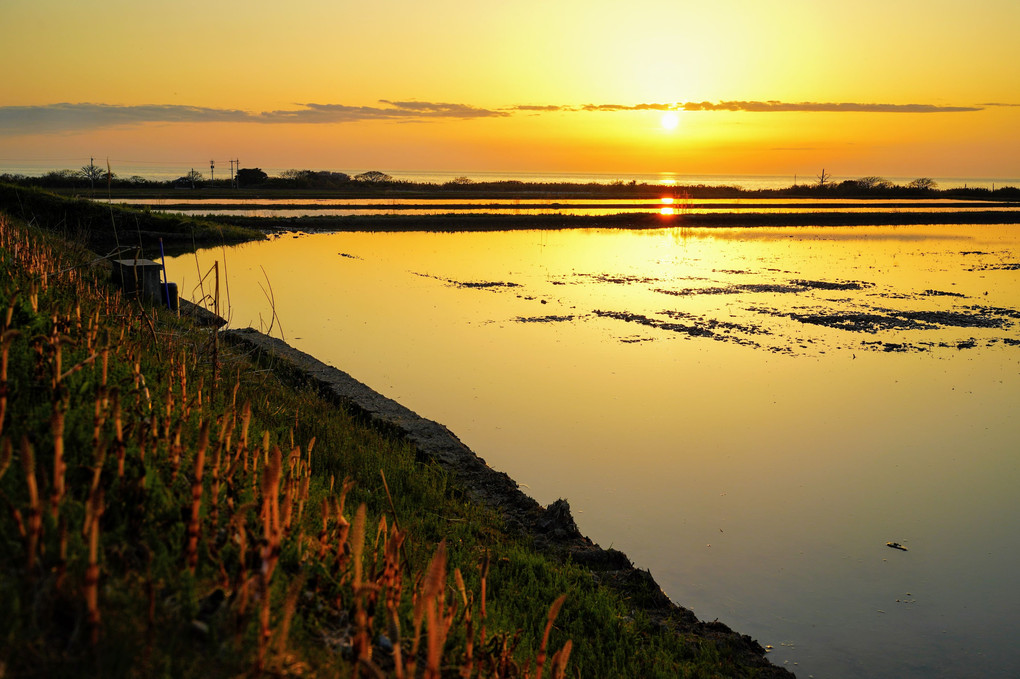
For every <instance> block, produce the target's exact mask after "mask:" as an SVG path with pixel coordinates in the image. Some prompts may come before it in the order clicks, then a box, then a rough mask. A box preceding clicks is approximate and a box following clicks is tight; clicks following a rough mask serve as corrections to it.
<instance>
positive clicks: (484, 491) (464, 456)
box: [220, 328, 793, 677]
mask: <svg viewBox="0 0 1020 679" xmlns="http://www.w3.org/2000/svg"><path fill="white" fill-rule="evenodd" d="M220 336H221V337H222V338H223V339H224V341H226V342H229V343H231V344H232V345H234V346H236V347H239V348H241V349H243V350H245V351H249V352H250V353H251V354H252V355H253V357H254V358H255V359H256V360H257V361H258V362H259V363H260V364H262V365H265V366H266V367H267V368H270V369H272V370H273V372H274V373H276V374H277V375H278V376H279V377H281V378H282V379H283V380H285V381H287V382H289V383H292V384H298V385H308V386H311V387H313V388H315V389H316V390H317V391H318V392H319V393H320V394H321V395H322V396H323V397H325V398H326V399H327V400H329V401H331V402H333V403H336V404H337V405H338V406H340V407H343V408H345V409H346V410H347V411H348V412H350V413H352V414H353V415H355V416H356V417H358V418H360V419H362V420H363V421H365V422H366V423H368V424H370V425H371V426H373V427H375V428H377V429H379V430H380V431H383V432H385V433H386V434H388V435H390V436H394V437H398V438H401V439H403V440H406V441H407V442H409V443H410V444H411V445H413V446H414V449H415V451H416V454H417V455H418V457H419V459H420V460H421V461H423V462H428V461H432V462H435V463H437V464H439V465H440V466H442V467H443V468H444V469H446V470H448V471H449V472H450V473H451V474H452V475H453V476H454V477H455V478H456V480H457V485H458V487H459V488H461V489H463V492H464V493H465V494H466V495H467V496H468V497H470V498H471V499H472V500H475V501H477V502H481V503H483V504H484V505H486V506H488V507H491V508H492V509H494V510H495V511H497V512H499V513H500V514H501V515H502V516H503V518H504V520H505V522H506V525H507V527H508V529H509V531H511V532H512V533H514V534H516V535H519V536H521V537H523V538H525V539H526V540H529V541H531V542H532V544H533V545H534V546H535V547H536V548H537V549H539V550H542V551H543V552H545V553H548V554H551V555H553V556H555V557H556V558H558V559H562V560H571V561H573V562H574V563H576V564H580V565H583V566H584V567H585V568H587V569H589V570H590V572H591V573H592V577H593V579H594V580H596V581H597V582H599V583H600V584H602V585H604V586H607V587H611V588H613V589H615V590H617V591H618V592H620V593H621V594H622V595H623V596H624V597H625V598H627V599H628V600H629V601H630V602H631V605H632V606H633V607H634V609H635V610H640V611H641V612H643V613H645V614H646V615H647V616H648V617H649V618H650V619H652V620H654V621H656V623H657V624H658V625H659V626H660V628H661V629H662V631H663V632H664V633H673V634H679V635H688V636H689V635H694V636H697V637H701V638H704V639H710V640H711V641H713V642H714V643H716V644H719V645H721V646H725V647H728V648H730V649H732V650H734V651H735V652H736V653H737V654H738V655H739V656H740V657H742V658H743V659H744V662H745V663H746V665H747V668H748V670H749V672H753V673H754V674H755V676H760V677H791V676H793V675H792V674H791V673H790V672H788V671H787V670H785V669H783V668H780V667H777V666H775V665H772V664H771V663H770V662H769V661H768V660H767V659H766V657H765V649H764V648H763V647H762V646H761V645H760V644H759V643H758V642H757V641H755V640H754V639H752V638H751V637H749V636H747V635H742V634H739V633H737V632H734V631H733V630H731V629H730V628H729V627H727V626H726V625H725V624H723V623H721V622H718V621H713V622H702V621H700V620H698V619H697V617H696V616H695V615H694V613H693V612H692V611H690V610H688V609H686V608H684V607H682V606H679V605H677V604H675V603H673V602H672V601H671V600H670V599H669V597H667V596H666V595H665V593H663V591H662V589H661V588H660V587H659V585H658V584H657V583H656V582H655V580H654V579H653V578H652V575H651V573H650V572H649V571H647V570H642V569H640V568H637V567H635V566H634V564H633V563H631V561H630V559H628V558H627V556H626V555H625V554H623V553H622V552H620V551H617V550H614V549H603V548H601V547H599V546H598V545H596V544H595V543H593V542H592V541H591V540H590V539H589V538H587V537H585V536H584V535H582V534H581V532H580V531H579V530H578V527H577V524H576V523H575V521H574V519H573V517H572V515H571V513H570V506H569V504H568V503H567V501H566V500H562V499H561V500H557V501H556V502H554V503H552V504H550V505H549V506H548V507H542V506H541V505H540V504H539V503H538V502H536V501H535V500H534V499H533V498H531V497H529V496H528V495H526V494H525V493H523V492H522V491H521V490H520V488H518V486H517V483H516V482H515V481H514V480H513V479H511V478H510V477H509V476H508V475H507V474H505V473H502V472H499V471H496V470H494V469H492V468H490V467H489V466H488V465H487V464H486V463H485V460H483V459H482V458H480V457H479V456H478V455H476V454H475V453H474V452H473V451H472V450H471V449H470V448H468V447H467V446H466V445H464V444H463V443H462V442H461V441H460V440H459V439H458V438H457V437H456V436H455V435H454V434H453V432H451V431H450V430H449V429H447V428H446V427H444V426H443V425H441V424H439V423H437V422H434V421H432V420H428V419H425V418H423V417H421V416H419V415H418V414H416V413H414V412H413V411H411V410H409V409H408V408H406V407H404V406H402V405H401V404H399V403H397V402H396V401H394V400H392V399H389V398H386V397H385V396H383V395H381V394H379V393H378V392H376V391H374V390H373V389H371V388H370V387H368V386H366V385H365V384H362V383H361V382H359V381H357V380H356V379H354V378H353V377H351V376H350V375H348V374H347V373H345V372H343V371H341V370H338V369H337V368H334V367H332V366H329V365H326V364H325V363H323V362H321V361H319V360H318V359H316V358H314V357H313V356H310V355H308V354H306V353H303V352H301V351H298V350H297V349H294V348H293V347H291V346H290V345H288V344H287V343H285V342H283V341H282V340H278V339H275V338H272V337H269V336H267V335H264V334H262V333H260V332H258V331H256V330H253V329H251V328H248V329H244V330H224V331H221V332H220Z"/></svg>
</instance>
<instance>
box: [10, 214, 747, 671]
mask: <svg viewBox="0 0 1020 679" xmlns="http://www.w3.org/2000/svg"><path fill="white" fill-rule="evenodd" d="M43 220H44V218H43V217H41V216H39V215H37V216H36V222H37V223H41V222H42V221H43ZM94 261H95V256H94V255H93V254H92V253H91V252H89V251H87V250H85V249H84V248H82V247H80V246H77V245H73V244H71V243H68V242H67V241H66V240H63V239H58V238H54V237H52V236H50V235H48V234H45V233H42V232H40V231H39V230H37V229H35V228H33V227H29V226H27V225H25V224H23V223H20V222H19V221H17V220H15V219H13V218H11V217H9V216H5V215H3V214H0V301H2V304H0V336H2V339H3V365H2V370H0V397H2V398H0V401H2V403H0V409H2V410H3V412H2V413H0V511H2V519H0V676H8V677H65V676H66V677H72V676H73V677H154V676H167V677H192V676H194V677H199V676H200V677H234V676H239V675H241V674H252V675H255V676H257V675H260V674H275V675H281V676H282V675H288V674H302V675H303V676H309V675H311V676H320V675H321V676H335V675H337V674H341V675H343V676H358V675H363V676H373V673H375V672H379V673H381V674H383V675H386V676H399V675H400V672H399V669H401V668H403V669H405V670H406V672H405V673H404V674H405V676H460V673H461V672H462V671H463V672H466V673H467V674H468V675H470V676H494V675H495V673H496V672H497V671H499V674H500V676H536V675H537V663H538V661H539V659H540V658H542V657H544V656H547V659H546V661H545V668H544V669H545V673H546V676H561V675H563V673H564V672H565V676H588V677H610V676H612V677H657V676H661V677H675V676H691V677H702V676H704V677H708V676H752V675H753V671H752V670H749V669H747V668H746V667H742V666H741V664H740V661H739V656H738V655H737V654H736V653H735V652H730V651H729V650H727V649H726V648H725V647H721V646H718V645H716V644H715V643H713V642H712V641H709V640H707V639H702V638H694V637H689V636H685V635H683V634H678V633H673V632H671V631H669V630H668V629H664V628H663V626H662V625H660V624H658V623H654V622H652V621H650V620H648V619H646V618H645V617H644V616H642V615H641V614H640V613H635V612H634V610H632V609H633V607H632V606H631V605H630V603H629V602H628V601H626V600H624V599H623V598H622V596H621V595H620V594H619V593H617V592H615V591H613V590H610V589H608V588H605V587H602V586H599V585H598V584H597V583H596V582H595V580H594V578H593V576H592V574H591V573H590V572H588V571H586V570H585V569H583V568H580V567H577V566H574V565H571V564H569V563H567V564H565V563H561V562H559V561H557V560H555V559H553V558H551V557H550V556H547V555H545V554H542V553H539V552H536V551H535V550H534V549H532V548H531V547H530V546H529V544H528V543H527V542H526V541H524V540H523V539H522V538H518V537H514V536H512V535H510V534H508V533H507V532H505V531H504V529H503V527H502V525H501V522H500V520H499V517H498V516H496V515H495V514H494V513H493V512H492V511H491V510H489V509H486V508H484V507H482V506H479V505H477V504H472V503H470V502H467V501H465V500H463V499H462V498H463V496H464V493H463V492H462V491H460V490H459V489H458V488H457V486H456V483H457V482H456V479H455V478H451V477H450V476H449V475H448V474H446V473H444V472H443V471H442V470H440V469H438V468H437V467H435V466H432V465H424V464H422V463H420V462H417V461H416V460H415V454H414V451H413V450H411V449H410V448H409V446H408V445H407V444H406V443H404V442H401V441H398V440H394V439H391V438H387V437H386V436H384V435H382V434H380V433H379V432H377V431H374V430H372V429H369V428H366V427H365V426H362V425H361V424H359V423H358V422H357V421H356V420H355V419H353V417H352V416H350V415H349V414H348V413H346V412H345V411H343V410H342V409H338V408H336V407H335V406H332V405H330V404H328V403H326V402H324V401H322V400H321V399H320V397H318V396H317V395H316V394H315V393H313V392H311V391H307V390H299V389H294V388H292V387H289V386H287V385H285V384H283V383H281V382H280V381H279V380H277V378H276V377H275V376H274V375H273V373H272V372H270V371H266V370H264V369H262V367H261V366H259V365H257V364H254V363H252V362H251V360H250V359H249V358H248V357H246V356H245V355H243V354H240V353H237V352H236V351H233V350H230V349H228V348H224V347H220V346H219V345H218V343H217V342H216V341H215V337H214V335H213V334H212V331H210V330H206V329H200V328H197V327H195V326H193V325H191V324H190V323H188V322H186V321H184V320H181V319H178V318H176V317H173V316H170V315H168V314H166V313H165V312H164V311H163V310H162V309H160V308H155V309H154V308H151V307H149V306H147V305H143V304H140V303H139V302H137V301H136V300H133V299H125V298H123V297H122V296H121V294H120V293H119V292H117V291H114V290H113V289H112V288H111V287H110V286H109V285H108V283H107V280H106V279H107V275H108V274H107V273H106V271H105V270H104V269H103V268H101V267H95V266H93V265H91V264H90V262H94ZM313 442H314V443H313ZM384 478H385V484H384V481H383V479H384ZM345 488H347V489H348V492H346V493H345V492H344V490H343V489H345ZM33 495H34V497H33ZM341 504H342V505H343V506H342V511H341ZM361 507H363V509H359V508H361ZM327 515H328V520H327V521H325V522H324V516H327ZM288 516H289V517H290V523H289V526H288V525H287V517H288ZM97 517H98V518H97ZM274 517H275V518H274ZM398 527H399V530H398ZM440 545H441V546H440ZM484 564H487V568H486V567H484V566H483V565H484ZM458 573H459V574H460V576H461V577H462V581H463V583H464V587H463V589H461V587H460V585H459V584H458V577H457V574H458ZM483 591H484V592H485V593H486V595H485V597H484V598H483V594H482V593H483ZM563 594H566V595H567V598H566V601H565V603H564V604H563V606H562V608H561V609H560V610H559V612H558V615H557V616H556V619H555V624H554V626H553V627H552V629H551V632H550V637H549V642H548V646H547V647H543V642H542V638H543V632H544V631H545V628H546V624H547V620H548V617H549V615H550V610H551V609H550V607H551V606H552V605H553V603H554V602H556V601H558V598H559V597H560V596H561V595H563ZM483 602H484V611H485V613H486V615H485V617H483V615H482V612H483ZM398 628H399V633H398V631H397V629H398ZM380 635H384V636H385V637H386V639H385V640H383V639H381V638H380ZM441 638H442V639H444V641H443V642H442V643H441V644H437V645H435V646H434V648H433V649H432V650H433V654H432V655H431V656H430V653H429V650H428V649H429V641H430V640H432V641H436V640H438V639H441ZM389 645H392V646H394V647H396V648H398V649H399V651H400V653H401V655H402V658H403V661H404V665H395V657H394V655H395V654H394V653H392V652H391V651H390V650H389V648H388V646H389ZM571 645H572V650H570V646H571ZM469 649H470V654H471V655H470V658H469V657H468V652H469ZM561 649H567V650H569V651H570V652H569V661H568V664H567V665H566V666H565V667H564V666H560V667H558V668H557V669H558V670H560V671H557V672H555V673H554V667H553V657H554V655H553V654H554V652H556V651H560V650H561ZM559 657H560V659H561V660H562V659H564V658H566V657H567V655H566V652H564V653H563V654H562V655H560V656H559ZM359 658H360V659H359ZM407 663H413V664H414V665H415V667H416V668H417V669H416V670H414V669H413V668H411V667H410V666H407Z"/></svg>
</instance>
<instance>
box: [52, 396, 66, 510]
mask: <svg viewBox="0 0 1020 679" xmlns="http://www.w3.org/2000/svg"><path fill="white" fill-rule="evenodd" d="M63 405H64V404H63V402H62V401H60V400H55V401H54V402H53V414H52V415H51V416H50V430H51V431H52V432H53V491H52V492H51V493H50V515H51V516H52V517H53V518H54V519H55V518H57V514H58V513H59V511H60V503H61V502H62V501H63V499H64V492H65V490H66V488H65V487H64V477H65V475H66V473H67V464H66V463H65V462H64V409H63Z"/></svg>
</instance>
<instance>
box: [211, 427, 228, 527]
mask: <svg viewBox="0 0 1020 679" xmlns="http://www.w3.org/2000/svg"><path fill="white" fill-rule="evenodd" d="M233 429H234V418H233V417H230V418H227V419H226V420H225V421H224V426H223V427H222V428H221V429H220V437H219V443H218V444H217V445H216V452H215V453H214V454H213V462H212V483H211V484H210V487H209V493H210V494H211V496H212V497H211V498H210V500H209V501H210V503H211V504H212V510H211V512H210V521H211V523H212V525H213V526H215V525H216V523H217V520H218V519H219V512H220V510H219V507H220V502H219V500H220V464H221V459H222V456H223V451H224V450H228V451H229V450H230V437H231V434H233ZM228 457H229V452H228Z"/></svg>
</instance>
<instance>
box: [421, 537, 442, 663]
mask: <svg viewBox="0 0 1020 679" xmlns="http://www.w3.org/2000/svg"><path fill="white" fill-rule="evenodd" d="M445 594H446V540H443V541H441V542H440V543H439V546H438V547H437V548H436V553H435V555H434V556H433V557H432V562H431V563H430V564H429V569H428V575H427V576H426V577H425V583H424V600H425V619H426V623H427V625H428V631H427V648H426V656H425V657H426V664H425V679H440V671H439V663H440V660H442V653H443V646H444V645H445V643H446V631H447V627H446V625H445V624H444V620H443V618H444V617H445V615H444V613H445V607H446V606H445V600H446V596H445Z"/></svg>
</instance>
